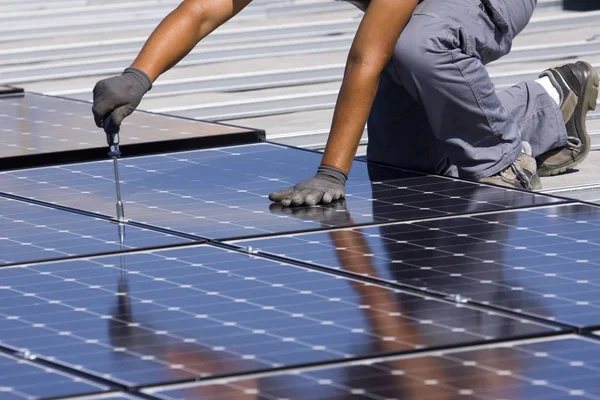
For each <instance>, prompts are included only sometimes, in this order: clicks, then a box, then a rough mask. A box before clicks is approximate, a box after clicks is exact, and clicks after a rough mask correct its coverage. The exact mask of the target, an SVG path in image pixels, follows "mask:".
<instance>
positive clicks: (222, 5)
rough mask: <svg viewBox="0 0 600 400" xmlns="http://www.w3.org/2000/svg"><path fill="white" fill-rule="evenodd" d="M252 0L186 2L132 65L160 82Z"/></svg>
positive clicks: (171, 16) (164, 23) (190, 0)
mask: <svg viewBox="0 0 600 400" xmlns="http://www.w3.org/2000/svg"><path fill="white" fill-rule="evenodd" d="M251 1H252V0H186V1H183V2H182V3H181V4H180V5H179V6H178V7H177V8H176V9H175V10H173V11H172V12H171V13H170V14H169V15H168V16H167V17H166V18H165V19H163V21H162V22H161V23H160V24H159V25H158V27H157V28H156V29H155V30H154V32H153V33H152V35H151V36H150V38H148V40H147V41H146V43H145V44H144V47H143V48H142V50H141V52H140V54H139V55H138V56H137V58H136V59H135V61H134V62H133V64H132V66H133V67H136V68H139V69H141V70H142V71H144V72H146V73H147V74H148V76H150V79H152V80H153V81H154V80H156V78H158V77H159V76H160V75H161V74H163V73H164V72H166V71H167V70H169V69H170V68H172V67H173V66H174V65H175V64H177V63H178V62H179V61H181V59H183V58H184V57H185V56H186V55H187V54H188V53H189V52H190V51H191V50H192V49H193V48H194V47H195V46H196V45H197V44H198V42H200V41H201V40H202V39H203V38H204V37H206V36H207V35H208V34H209V33H211V32H212V31H214V30H215V29H216V28H218V27H219V26H220V25H222V24H223V23H225V22H226V21H227V20H229V19H230V18H232V17H233V16H234V15H236V14H237V13H238V12H240V11H241V10H242V9H243V8H244V7H245V6H246V5H248V4H249V3H250V2H251Z"/></svg>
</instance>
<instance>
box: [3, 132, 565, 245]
mask: <svg viewBox="0 0 600 400" xmlns="http://www.w3.org/2000/svg"><path fill="white" fill-rule="evenodd" d="M320 158H321V156H320V155H319V154H318V153H312V152H307V151H302V150H296V149H291V148H287V147H281V146H276V145H272V144H255V145H246V146H234V147H229V148H218V149H211V150H204V151H194V152H186V153H173V154H163V155H156V156H148V157H140V158H133V159H128V160H122V163H121V164H120V165H121V180H122V185H121V188H122V192H123V199H124V201H125V209H126V215H127V217H128V218H130V219H133V220H136V221H138V222H144V223H148V224H152V225H156V226H160V227H162V228H168V229H172V230H176V231H181V232H185V233H188V234H194V235H199V236H202V237H207V238H216V239H223V238H232V237H245V236H252V235H264V234H277V233H284V232H291V231H300V230H314V229H322V228H327V227H332V226H340V225H342V226H343V225H347V224H349V223H355V224H365V223H374V222H389V221H397V220H409V219H419V218H428V217H440V216H450V215H456V214H461V213H472V212H482V211H495V210H504V209H507V208H514V207H524V206H534V205H543V204H555V203H558V202H561V201H562V200H558V199H555V198H551V197H546V196H543V195H539V194H531V193H524V192H518V191H509V190H505V189H501V188H496V187H491V186H484V185H479V184H475V183H470V182H464V181H458V180H453V179H446V178H441V177H435V176H425V175H421V174H416V173H410V172H406V171H400V170H391V169H385V168H379V167H375V166H369V165H367V164H365V163H362V162H356V163H355V165H354V166H353V169H352V173H351V178H350V180H349V182H348V185H347V200H346V208H345V209H344V208H335V207H334V208H331V207H330V208H326V209H325V210H323V209H322V208H317V209H316V210H313V211H317V213H316V214H317V215H313V214H314V213H313V212H312V211H311V212H308V213H307V212H305V211H306V209H301V210H300V211H301V212H302V211H304V212H303V213H302V214H299V213H297V212H296V214H288V213H282V212H277V210H273V209H272V208H271V209H269V203H270V202H269V200H268V199H267V196H268V194H269V193H270V192H272V191H274V190H280V189H283V188H286V187H288V186H290V185H292V184H294V183H296V182H298V181H299V180H302V179H305V178H308V177H310V176H312V175H313V174H314V171H315V170H316V167H317V166H318V164H319V162H320ZM112 168H113V166H112V163H111V162H110V161H100V162H93V163H83V164H72V165H63V166H57V167H48V168H39V169H31V170H23V171H7V172H4V173H0V187H2V188H3V191H5V192H8V193H12V194H16V195H20V196H25V197H29V198H35V199H38V200H42V201H46V202H51V203H58V204H62V205H66V206H70V207H74V208H79V209H83V210H87V211H93V212H99V213H102V214H105V215H113V214H114V183H113V181H112V180H111V178H110V177H112ZM318 211H322V213H321V214H323V212H324V213H325V214H326V215H325V216H326V217H327V219H325V218H323V217H322V215H319V213H318ZM332 215H333V216H334V217H335V218H332Z"/></svg>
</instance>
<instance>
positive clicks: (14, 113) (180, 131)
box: [0, 93, 264, 169]
mask: <svg viewBox="0 0 600 400" xmlns="http://www.w3.org/2000/svg"><path fill="white" fill-rule="evenodd" d="M0 133H1V134H2V135H0V138H1V139H0V160H1V162H0V169H9V168H24V167H31V166H33V165H48V164H58V163H65V162H67V161H87V160H90V159H104V158H107V153H108V145H107V143H106V136H105V134H104V132H103V131H102V130H101V129H100V128H97V127H96V124H95V123H94V119H93V115H92V105H91V104H90V103H87V102H81V101H74V100H69V99H63V98H57V97H49V96H43V95H38V94H33V93H25V94H24V95H21V96H18V97H7V98H2V97H0ZM262 140H264V132H262V131H260V130H255V129H248V128H241V127H237V126H231V125H223V124H217V123H209V122H201V121H192V120H187V119H183V118H176V117H171V116H164V115H157V114H151V113H145V112H141V111H138V112H135V113H133V114H132V115H130V116H129V117H128V118H127V119H126V120H124V121H123V124H122V128H121V149H122V152H123V155H124V156H131V155H135V154H148V153H156V152H164V151H173V150H181V149H192V148H206V147H209V146H215V145H232V144H240V143H248V142H258V141H262Z"/></svg>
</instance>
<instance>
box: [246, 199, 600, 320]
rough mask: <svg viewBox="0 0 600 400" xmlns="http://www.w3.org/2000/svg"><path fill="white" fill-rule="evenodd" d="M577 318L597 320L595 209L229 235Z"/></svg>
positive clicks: (554, 316)
mask: <svg viewBox="0 0 600 400" xmlns="http://www.w3.org/2000/svg"><path fill="white" fill-rule="evenodd" d="M236 244H237V245H240V246H244V247H247V246H249V247H252V248H253V251H259V250H260V251H264V252H268V253H272V254H276V255H279V256H284V257H287V258H290V259H293V260H296V261H301V262H309V263H313V264H318V265H320V266H325V267H329V268H333V269H342V270H345V271H347V272H351V273H355V274H359V275H367V276H371V277H374V278H377V279H380V280H383V281H387V282H394V283H398V284H402V285H409V286H412V287H414V288H417V289H421V290H428V291H431V292H435V293H441V294H445V295H452V296H457V295H460V296H461V297H462V299H463V300H465V299H472V300H475V301H477V302H480V303H485V304H489V305H493V306H496V307H501V308H504V309H506V310H510V311H515V312H520V313H525V314H529V315H533V316H537V317H542V318H547V319H551V320H557V321H560V322H563V323H566V324H571V325H575V326H578V327H593V326H598V325H600V300H599V299H600V289H599V288H600V268H599V267H600V208H597V207H593V206H587V205H563V206H556V207H555V206H553V207H547V208H536V209H531V210H523V211H511V212H502V213H493V214H485V215H477V216H470V217H457V218H450V219H439V220H433V221H421V222H411V223H400V224H389V225H385V226H379V227H370V228H363V229H347V230H338V231H330V232H326V233H313V234H303V235H290V236H283V237H277V238H270V239H263V240H249V241H240V242H236Z"/></svg>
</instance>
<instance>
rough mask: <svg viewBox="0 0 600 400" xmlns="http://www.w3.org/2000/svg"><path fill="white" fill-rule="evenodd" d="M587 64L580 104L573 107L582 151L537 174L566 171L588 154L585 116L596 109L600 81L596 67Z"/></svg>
mask: <svg viewBox="0 0 600 400" xmlns="http://www.w3.org/2000/svg"><path fill="white" fill-rule="evenodd" d="M588 66H589V68H590V71H591V73H590V79H588V81H587V85H586V87H585V90H584V92H583V99H582V101H581V103H580V105H578V106H577V108H576V109H575V113H576V116H577V118H579V121H576V125H577V126H580V127H581V128H582V129H583V138H582V140H581V141H582V145H583V148H584V149H585V150H584V151H582V152H581V154H579V156H577V157H576V158H575V160H573V161H572V162H570V163H568V164H563V165H561V166H560V167H558V168H553V169H542V170H538V175H539V176H555V175H559V174H562V173H565V172H567V170H568V169H570V168H573V167H575V166H577V165H578V164H581V163H582V162H583V161H584V160H585V159H586V157H587V156H588V154H589V152H590V148H591V147H592V143H591V140H590V135H588V133H587V124H586V118H587V113H588V112H589V111H593V110H595V109H596V105H597V102H598V86H600V81H599V78H598V72H597V71H596V69H595V68H593V67H592V66H591V65H589V64H588ZM573 118H575V115H574V116H573Z"/></svg>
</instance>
